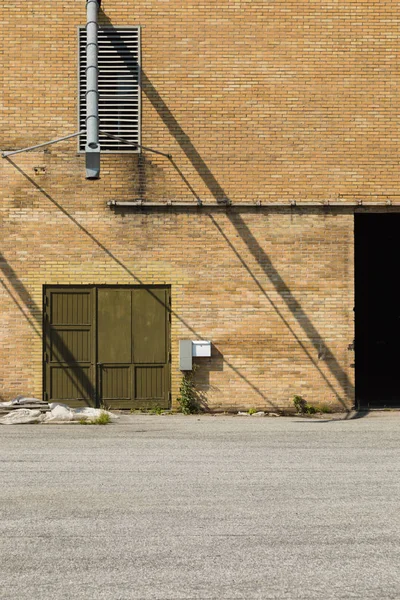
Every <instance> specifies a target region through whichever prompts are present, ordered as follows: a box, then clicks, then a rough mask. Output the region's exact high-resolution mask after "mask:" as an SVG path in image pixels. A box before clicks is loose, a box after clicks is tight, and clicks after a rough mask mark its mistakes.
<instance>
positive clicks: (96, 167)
mask: <svg viewBox="0 0 400 600" xmlns="http://www.w3.org/2000/svg"><path fill="white" fill-rule="evenodd" d="M100 3H101V0H86V146H85V153H86V179H98V178H99V177H100V143H99V89H98V87H99V86H98V79H99V68H98V39H97V38H98V14H99V8H100Z"/></svg>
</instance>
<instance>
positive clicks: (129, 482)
mask: <svg viewBox="0 0 400 600" xmlns="http://www.w3.org/2000/svg"><path fill="white" fill-rule="evenodd" d="M399 475H400V413H398V412H387V413H371V414H369V415H368V416H366V417H365V418H356V419H348V420H341V419H340V420H339V419H330V418H329V419H321V418H320V419H306V418H300V417H293V418H273V417H269V418H258V417H231V416H217V417H212V416H199V417H198V416H190V417H183V416H156V415H154V416H149V415H130V416H125V417H123V418H121V419H120V420H119V422H118V423H117V424H112V425H106V426H82V425H20V426H1V427H0V509H1V520H0V598H7V599H8V598H10V599H11V598H12V599H13V600H14V599H18V600H25V599H29V600H37V599H46V600H47V599H55V600H61V599H64V598H68V599H69V598H71V599H72V598H73V599H81V598H82V599H104V600H117V599H118V600H123V599H130V598H132V599H134V598H135V599H143V600H148V599H160V600H166V599H172V600H176V599H192V598H193V599H218V600H219V599H224V600H225V599H237V598H244V599H246V600H253V599H270V598H271V599H272V598H273V599H302V600H303V599H304V600H312V599H322V600H330V599H339V598H341V599H342V598H345V599H352V598H360V599H361V598H362V599H363V600H368V599H372V598H373V599H379V600H385V599H396V600H397V599H399V598H400V543H399V541H400V477H399Z"/></svg>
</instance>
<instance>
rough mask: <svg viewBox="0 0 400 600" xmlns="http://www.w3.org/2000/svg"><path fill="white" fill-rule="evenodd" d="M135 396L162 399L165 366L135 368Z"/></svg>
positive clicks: (146, 398) (163, 394) (137, 397)
mask: <svg viewBox="0 0 400 600" xmlns="http://www.w3.org/2000/svg"><path fill="white" fill-rule="evenodd" d="M135 382H136V390H135V392H136V393H135V398H136V399H145V400H150V399H152V398H153V399H155V400H158V401H162V400H163V399H164V396H165V367H164V366H157V367H156V366H146V367H143V366H140V367H136V368H135Z"/></svg>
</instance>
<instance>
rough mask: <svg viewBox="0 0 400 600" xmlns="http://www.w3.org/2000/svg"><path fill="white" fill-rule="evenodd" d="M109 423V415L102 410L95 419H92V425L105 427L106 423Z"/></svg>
mask: <svg viewBox="0 0 400 600" xmlns="http://www.w3.org/2000/svg"><path fill="white" fill-rule="evenodd" d="M110 421H111V419H110V415H109V414H108V413H106V412H104V410H102V411H101V413H100V414H99V416H98V417H97V419H93V423H94V425H107V424H108V423H110Z"/></svg>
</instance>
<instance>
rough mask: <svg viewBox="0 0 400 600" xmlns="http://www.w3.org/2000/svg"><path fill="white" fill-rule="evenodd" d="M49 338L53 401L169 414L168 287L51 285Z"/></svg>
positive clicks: (48, 391)
mask: <svg viewBox="0 0 400 600" xmlns="http://www.w3.org/2000/svg"><path fill="white" fill-rule="evenodd" d="M44 337H45V339H44V390H45V398H46V400H47V401H48V402H64V403H66V404H69V405H70V406H75V407H76V406H87V405H91V406H99V405H103V406H106V407H110V408H114V409H118V408H121V409H122V408H151V407H155V406H160V407H161V408H168V406H169V404H170V402H169V392H170V364H169V363H170V352H169V344H170V290H169V288H166V287H125V286H119V287H109V286H107V287H105V286H98V287H97V286H90V287H89V286H88V287H48V288H46V289H45V296H44Z"/></svg>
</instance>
